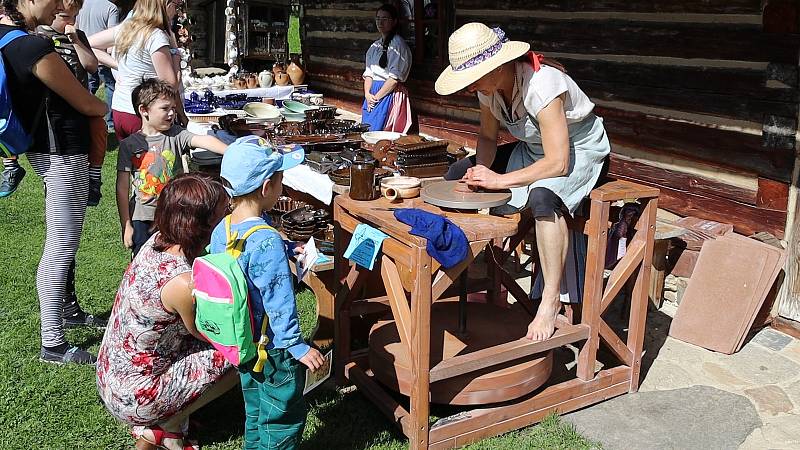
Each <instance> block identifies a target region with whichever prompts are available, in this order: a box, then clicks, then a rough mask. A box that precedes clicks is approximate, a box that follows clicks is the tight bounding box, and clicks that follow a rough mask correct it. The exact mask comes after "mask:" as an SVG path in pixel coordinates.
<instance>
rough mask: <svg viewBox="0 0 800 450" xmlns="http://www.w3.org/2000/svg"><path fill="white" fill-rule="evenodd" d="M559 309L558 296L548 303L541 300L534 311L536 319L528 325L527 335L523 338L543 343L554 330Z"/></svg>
mask: <svg viewBox="0 0 800 450" xmlns="http://www.w3.org/2000/svg"><path fill="white" fill-rule="evenodd" d="M560 308H561V301H560V298H559V296H558V295H556V296H555V297H553V300H550V301H544V299H543V300H542V302H541V304H540V305H539V309H538V310H537V311H536V317H534V318H533V320H532V321H531V323H530V325H528V334H526V335H525V337H526V338H528V339H530V340H533V341H543V340H545V339H547V338H549V337H550V336H552V335H553V333H554V332H555V329H556V317H557V316H558V311H559V309H560Z"/></svg>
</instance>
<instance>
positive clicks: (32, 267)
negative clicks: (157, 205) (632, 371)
mask: <svg viewBox="0 0 800 450" xmlns="http://www.w3.org/2000/svg"><path fill="white" fill-rule="evenodd" d="M116 156H117V153H116V152H113V151H112V152H109V154H108V155H107V157H106V163H105V166H104V168H103V177H104V181H105V183H104V184H103V200H102V202H101V203H100V206H99V207H96V208H89V209H88V211H87V216H86V224H85V227H84V234H83V240H82V242H81V247H80V250H79V252H78V258H77V260H78V273H77V290H78V295H79V297H80V300H81V304H82V305H83V307H84V308H85V309H86V310H88V311H89V312H91V313H93V314H98V315H101V316H107V315H108V314H109V312H110V310H111V306H112V303H113V299H114V294H115V292H116V289H117V286H118V284H119V281H120V278H121V275H122V272H123V270H124V269H125V266H126V264H127V261H128V252H127V251H126V250H124V249H123V248H122V245H121V243H120V239H119V230H118V228H119V226H118V221H117V216H116V209H115V207H114V201H113V191H112V190H113V186H114V183H113V177H114V163H115V160H116ZM22 164H23V166H24V167H25V168H26V170H28V175H27V177H26V178H25V180H24V181H23V183H22V186H21V187H20V188H19V190H18V192H16V193H15V194H14V195H13V196H11V197H10V198H7V199H2V200H0V237H2V238H1V240H0V242H2V256H0V267H2V268H3V273H2V276H0V295H2V300H1V301H0V320H1V321H2V323H3V324H4V326H3V327H0V380H2V381H0V429H2V430H3V433H0V449H33V448H47V449H61V448H64V449H73V448H90V449H118V448H130V447H131V444H132V440H131V439H130V437H129V435H128V428H127V427H126V426H125V425H123V424H121V423H119V422H117V421H115V420H114V419H113V418H112V417H111V416H110V415H109V414H108V413H107V412H106V411H105V409H104V408H103V406H102V404H101V403H100V400H99V398H98V396H97V392H96V389H95V372H94V368H93V367H85V366H51V365H47V364H43V363H40V362H39V361H38V359H37V357H38V351H39V307H38V301H37V297H36V289H35V274H36V267H37V264H38V260H39V257H40V255H41V250H42V245H43V239H44V223H43V198H42V195H43V192H42V185H41V182H40V180H39V178H38V177H37V176H36V175H35V174H34V173H33V171H32V170H30V166H29V165H28V164H27V161H26V160H25V158H23V159H22ZM298 304H299V310H300V317H301V327H302V329H303V331H304V333H308V332H309V330H310V329H311V328H312V327H313V325H314V317H313V316H314V298H313V295H312V294H311V293H310V292H309V291H307V290H304V291H302V292H300V294H299V296H298ZM67 337H68V339H69V341H70V342H71V343H73V344H76V345H79V346H83V347H88V348H89V349H90V350H91V351H93V352H97V349H98V345H99V342H100V340H101V338H102V332H100V331H95V330H70V331H68V332H67ZM309 404H310V407H311V412H310V414H309V416H308V426H307V427H306V430H305V434H304V435H303V448H304V449H324V450H338V449H351V448H352V449H366V448H369V449H402V448H406V440H405V439H404V438H403V437H402V436H400V435H399V434H398V433H397V432H395V431H394V429H393V427H392V426H391V424H390V423H389V421H388V420H387V419H385V418H384V416H382V415H381V413H380V412H379V411H378V410H377V409H376V408H375V407H374V406H372V405H371V404H370V403H369V402H368V401H367V400H365V399H364V397H362V396H361V394H359V393H358V392H353V391H349V392H347V393H343V392H340V391H337V390H333V389H325V388H321V389H319V390H318V391H317V392H315V393H314V394H313V395H312V396H311V397H310V398H309ZM242 408H243V407H242V401H241V393H240V392H239V391H238V390H233V391H230V392H229V393H228V394H226V395H225V396H223V397H222V398H220V399H219V400H217V401H215V402H214V403H212V404H211V405H209V406H208V407H206V408H204V409H203V410H201V411H199V412H198V413H197V414H196V415H195V416H193V418H194V419H195V420H197V421H198V422H199V423H200V424H202V425H203V428H202V431H201V434H200V436H199V437H200V439H201V441H202V442H203V443H204V444H205V447H204V448H207V449H238V448H241V444H242V440H241V435H242V425H243V412H242ZM594 447H597V445H596V444H595V443H593V442H589V441H587V440H585V439H583V438H582V437H581V436H579V435H578V434H577V433H576V432H575V431H574V429H572V427H571V426H570V425H568V424H566V423H563V422H561V421H560V420H559V419H558V417H555V416H551V417H549V418H547V419H546V420H545V421H544V422H543V423H542V424H540V425H538V426H535V427H530V428H527V429H524V430H521V431H517V432H514V433H509V434H507V435H504V436H501V437H498V438H493V439H488V440H485V441H482V442H479V443H477V444H474V445H471V446H469V447H468V448H470V449H534V448H542V449H556V448H558V449H578V448H594Z"/></svg>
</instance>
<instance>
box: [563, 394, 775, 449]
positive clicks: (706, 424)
mask: <svg viewBox="0 0 800 450" xmlns="http://www.w3.org/2000/svg"><path fill="white" fill-rule="evenodd" d="M564 419H565V420H566V421H568V422H571V423H573V424H574V425H575V427H576V428H577V430H578V431H579V432H580V433H581V434H583V435H584V436H586V437H588V438H590V439H593V440H596V441H599V442H600V443H601V444H602V445H603V448H605V449H610V450H613V449H632V448H646V449H676V448H681V449H682V448H686V449H695V448H697V449H705V450H712V449H731V448H736V447H738V446H739V445H740V444H741V443H742V442H744V440H745V438H747V436H748V435H750V434H751V433H752V432H753V430H755V429H756V428H758V427H761V426H762V421H761V419H760V418H759V416H758V412H757V411H756V409H755V407H754V406H753V404H752V403H751V402H750V400H748V399H747V398H746V397H744V396H742V395H738V394H733V393H730V392H726V391H723V390H721V389H716V388H713V387H708V386H692V387H689V388H684V389H674V390H668V391H654V392H639V393H637V394H628V395H623V396H621V397H617V398H614V399H611V400H609V401H606V402H603V403H600V404H597V405H593V406H591V407H588V408H586V409H583V410H581V411H577V412H575V413H571V414H567V415H565V416H564Z"/></svg>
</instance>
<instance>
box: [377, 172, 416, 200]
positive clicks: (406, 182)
mask: <svg viewBox="0 0 800 450" xmlns="http://www.w3.org/2000/svg"><path fill="white" fill-rule="evenodd" d="M421 185H422V182H421V181H420V179H419V178H416V177H386V178H384V179H382V180H381V195H383V196H384V197H386V198H387V199H389V200H390V201H394V200H400V199H404V198H414V197H417V196H419V190H420V186H421Z"/></svg>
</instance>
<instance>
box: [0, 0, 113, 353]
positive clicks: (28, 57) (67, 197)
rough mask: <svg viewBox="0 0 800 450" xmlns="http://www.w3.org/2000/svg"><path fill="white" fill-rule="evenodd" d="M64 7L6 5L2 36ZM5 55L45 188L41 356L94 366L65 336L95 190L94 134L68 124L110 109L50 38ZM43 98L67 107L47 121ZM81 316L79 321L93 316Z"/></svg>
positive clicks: (0, 20)
mask: <svg viewBox="0 0 800 450" xmlns="http://www.w3.org/2000/svg"><path fill="white" fill-rule="evenodd" d="M61 8H62V0H35V1H28V0H25V1H20V0H0V38H2V37H3V36H5V35H6V33H8V32H10V31H12V30H25V31H31V30H33V29H34V28H36V26H38V25H43V24H50V23H52V22H53V19H54V18H55V15H56V13H58V12H59V11H60V10H61ZM0 56H1V57H2V58H3V63H4V65H5V71H6V76H7V77H8V79H7V83H8V87H9V91H10V92H11V95H12V99H11V103H12V106H13V108H14V111H15V113H16V114H17V115H18V116H19V119H20V121H21V122H22V125H23V126H24V127H25V129H26V131H28V133H30V134H31V135H33V144H32V146H31V148H30V149H29V150H28V153H27V157H28V161H29V162H30V163H31V166H33V168H34V170H35V171H36V172H37V174H39V175H40V176H41V177H42V179H43V181H44V186H45V223H46V227H47V235H46V239H45V245H44V252H43V254H42V259H41V260H40V262H39V268H38V270H37V273H36V288H37V291H38V294H39V307H40V313H41V333H42V336H41V337H42V348H41V352H40V358H39V359H40V360H42V361H45V362H50V363H57V364H63V363H81V364H93V363H94V362H95V360H96V358H95V357H94V356H93V355H91V354H90V353H88V352H86V351H85V350H81V349H79V348H77V347H73V346H71V345H69V343H67V341H66V338H65V336H64V326H65V323H64V317H63V313H64V301H65V297H66V295H65V294H66V289H67V280H68V278H69V272H70V267H71V265H72V261H73V260H74V258H75V254H76V253H77V250H78V243H79V242H80V235H81V230H82V228H83V219H84V213H85V211H86V198H87V195H88V189H89V177H88V158H87V155H86V151H87V149H88V146H87V145H82V144H85V143H86V142H87V140H88V136H81V134H82V133H88V131H86V129H81V128H80V127H79V126H77V125H75V126H72V125H70V124H69V123H70V121H69V119H68V118H67V117H66V116H67V115H69V114H77V115H82V116H102V115H104V114H105V112H106V105H105V104H104V103H103V102H102V101H101V100H99V99H98V98H97V97H95V96H93V95H91V94H90V93H89V91H88V90H86V89H84V88H83V87H82V86H81V85H80V83H79V82H78V80H77V79H76V78H75V76H74V75H72V72H70V70H69V68H68V67H67V65H66V64H65V63H64V61H63V60H62V59H61V57H60V56H59V55H58V54H57V53H56V52H55V49H54V47H53V41H52V40H47V39H44V38H42V37H39V36H33V35H31V36H25V37H21V38H18V39H16V40H14V41H13V42H12V43H10V44H9V45H7V46H6V47H5V48H3V50H2V54H1V55H0ZM48 93H49V94H48ZM45 98H48V101H52V102H55V104H57V105H59V106H57V107H56V109H58V108H62V109H60V110H59V111H63V113H62V114H60V115H59V114H54V115H53V116H52V117H49V116H50V114H49V112H50V111H49V110H48V111H45V107H44V103H45ZM67 108H69V109H67ZM43 111H44V112H43ZM62 125H63V127H62ZM81 313H82V315H81V318H84V319H85V317H86V316H88V315H87V314H86V313H83V312H82V311H81ZM73 319H77V318H73ZM76 322H77V320H73V323H76Z"/></svg>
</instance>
